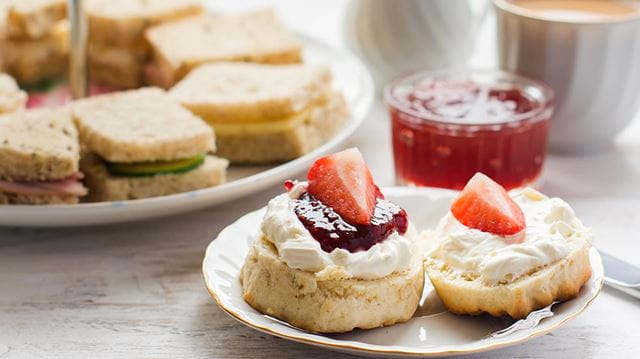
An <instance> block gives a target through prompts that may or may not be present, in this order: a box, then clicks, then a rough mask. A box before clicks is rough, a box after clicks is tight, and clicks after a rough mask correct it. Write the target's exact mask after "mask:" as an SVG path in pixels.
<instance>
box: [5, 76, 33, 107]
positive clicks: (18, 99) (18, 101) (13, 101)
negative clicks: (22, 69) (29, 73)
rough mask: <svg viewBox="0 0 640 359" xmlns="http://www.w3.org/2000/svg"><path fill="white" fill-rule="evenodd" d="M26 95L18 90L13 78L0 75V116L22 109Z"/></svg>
mask: <svg viewBox="0 0 640 359" xmlns="http://www.w3.org/2000/svg"><path fill="white" fill-rule="evenodd" d="M26 103H27V93H26V92H24V91H22V90H20V88H19V87H18V84H17V83H16V80H14V79H13V77H11V76H9V75H7V74H3V73H0V115H1V114H5V113H8V112H14V111H17V110H20V109H23V108H24V106H25V104H26Z"/></svg>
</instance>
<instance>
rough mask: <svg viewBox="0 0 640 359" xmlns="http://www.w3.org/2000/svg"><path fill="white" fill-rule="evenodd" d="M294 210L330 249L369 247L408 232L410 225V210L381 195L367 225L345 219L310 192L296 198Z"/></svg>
mask: <svg viewBox="0 0 640 359" xmlns="http://www.w3.org/2000/svg"><path fill="white" fill-rule="evenodd" d="M294 211H295V213H296V215H297V216H298V218H299V219H300V222H302V224H303V225H304V227H305V228H306V229H307V230H308V231H309V233H311V235H312V236H313V238H315V240H317V241H318V242H319V243H320V247H321V248H322V250H324V251H325V252H328V253H330V252H331V251H333V250H334V249H336V248H342V249H345V250H347V251H349V252H352V253H354V252H358V251H366V250H367V249H369V248H371V247H372V246H373V245H374V244H376V243H380V242H382V241H383V240H385V239H386V238H387V237H389V236H390V235H391V234H392V233H394V232H398V233H400V234H404V233H406V232H407V228H408V226H409V221H408V219H407V212H405V210H404V209H402V208H400V206H398V205H396V204H394V203H392V202H389V201H387V200H384V199H378V201H377V203H376V208H375V210H374V213H373V217H372V218H371V222H370V223H369V224H368V225H359V224H351V223H348V222H346V221H345V220H344V219H342V217H341V216H340V215H339V214H338V213H336V212H335V211H334V210H333V208H331V207H328V206H326V205H325V204H324V203H322V202H320V201H319V200H317V199H316V198H315V197H313V196H312V195H311V194H309V193H308V192H305V193H303V194H302V195H301V196H300V198H298V199H297V200H295V206H294Z"/></svg>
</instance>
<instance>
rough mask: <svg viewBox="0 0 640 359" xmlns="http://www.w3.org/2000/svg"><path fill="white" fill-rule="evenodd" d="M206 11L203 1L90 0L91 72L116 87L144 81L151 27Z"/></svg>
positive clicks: (127, 86)
mask: <svg viewBox="0 0 640 359" xmlns="http://www.w3.org/2000/svg"><path fill="white" fill-rule="evenodd" d="M203 12H204V6H203V4H202V1H201V0H171V1H167V0H145V1H140V0H135V1H133V0H90V1H88V2H87V15H88V18H89V51H88V59H89V73H90V76H91V78H92V80H93V81H95V82H97V83H100V84H102V85H108V86H112V87H116V88H125V89H126V88H136V87H139V86H140V85H142V83H143V71H144V66H145V64H146V62H147V61H148V58H149V46H148V44H147V43H146V41H145V39H144V31H145V30H146V29H147V28H149V27H150V26H153V25H157V24H162V23H164V22H167V21H171V20H175V19H179V18H182V17H186V16H191V15H197V14H201V13H203Z"/></svg>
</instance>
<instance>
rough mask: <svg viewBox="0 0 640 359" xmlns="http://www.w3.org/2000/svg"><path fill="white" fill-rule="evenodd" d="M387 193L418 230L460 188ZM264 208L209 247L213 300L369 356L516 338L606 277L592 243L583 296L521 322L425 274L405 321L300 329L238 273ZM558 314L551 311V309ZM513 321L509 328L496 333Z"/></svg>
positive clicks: (298, 336)
mask: <svg viewBox="0 0 640 359" xmlns="http://www.w3.org/2000/svg"><path fill="white" fill-rule="evenodd" d="M383 192H384V193H385V197H386V198H388V199H390V200H392V201H394V202H396V203H398V204H399V205H401V206H402V207H404V208H405V209H406V210H407V213H409V218H410V219H411V220H412V221H413V223H414V224H415V225H416V226H417V227H418V228H419V229H426V228H430V227H433V226H434V225H435V224H436V222H437V221H438V220H439V219H440V218H441V216H442V215H444V214H445V213H446V212H447V211H448V208H449V204H450V202H451V200H452V199H453V197H454V195H455V192H453V191H448V190H439V189H417V188H408V187H392V188H386V189H383ZM264 211H265V209H264V208H263V209H260V210H258V211H255V212H251V213H249V214H247V215H245V216H243V217H242V218H240V219H239V220H237V221H236V222H235V223H233V224H231V225H230V226H228V227H227V228H225V229H224V230H223V231H222V232H220V234H219V235H218V238H216V240H214V241H213V242H211V244H210V245H209V247H208V248H207V252H206V254H205V259H204V262H203V265H202V270H203V274H204V279H205V284H206V286H207V289H208V290H209V292H210V293H211V296H212V297H213V299H214V300H215V301H216V303H218V305H219V306H220V307H221V308H222V309H224V310H225V311H226V312H227V313H229V314H230V315H231V316H232V317H234V318H235V319H237V320H239V321H240V322H242V323H243V324H245V325H247V326H249V327H252V328H254V329H257V330H259V331H262V332H265V333H268V334H272V335H276V336H278V337H281V338H285V339H290V340H293V341H296V342H300V343H306V344H311V345H316V346H321V347H325V348H328V349H331V350H337V351H342V352H347V353H352V354H359V355H371V356H388V357H396V356H444V355H454V354H469V353H476V352H481V351H487V350H493V349H497V348H502V347H505V346H509V345H514V344H517V343H521V342H524V341H527V340H530V339H532V338H534V337H537V336H540V335H543V334H545V333H548V332H549V331H551V330H553V329H556V328H558V327H559V326H560V325H562V324H564V323H566V322H567V321H568V320H570V319H572V318H574V317H575V316H577V315H578V314H580V313H581V312H582V311H583V310H584V309H585V308H586V307H587V306H588V305H589V304H590V303H591V302H592V301H593V299H594V298H595V297H596V296H597V295H598V293H599V292H600V289H601V287H602V283H603V268H602V262H601V260H600V255H599V254H598V252H597V251H596V250H595V249H592V250H591V266H592V271H593V274H592V276H591V278H590V279H589V281H588V282H587V283H586V284H585V286H584V287H583V288H582V290H581V291H580V293H579V295H578V297H577V298H574V299H572V300H570V301H567V302H564V303H559V304H555V305H553V307H552V309H551V311H549V310H546V311H545V310H541V311H537V312H534V313H532V315H530V316H529V317H528V318H527V320H522V321H519V322H518V325H517V327H515V328H514V327H512V326H511V325H512V324H513V323H514V322H513V321H512V320H510V319H506V318H493V317H490V316H480V317H471V316H459V315H454V314H452V313H450V312H447V311H446V310H445V309H444V307H443V306H442V303H441V302H440V300H439V299H438V297H437V295H436V293H435V291H434V290H433V287H431V286H430V285H429V284H428V283H429V281H428V280H427V285H425V293H424V296H423V304H422V305H421V306H420V308H418V310H417V312H416V314H415V315H414V317H413V318H412V319H411V320H410V321H408V322H407V323H403V324H397V325H393V326H390V327H385V328H378V329H370V330H355V331H353V332H350V333H344V334H337V335H323V334H317V333H310V332H306V331H303V330H300V329H297V328H294V327H292V326H290V325H288V324H286V323H284V322H282V321H279V320H277V319H274V318H272V317H269V316H266V315H264V314H261V313H260V312H258V311H256V310H254V309H253V308H251V307H250V306H249V305H248V304H246V303H245V302H244V300H243V299H242V288H241V284H240V281H239V272H240V268H241V266H242V263H243V261H244V257H245V255H246V254H247V251H248V250H249V247H250V245H251V243H252V241H253V239H254V237H255V234H256V233H257V231H258V228H259V224H260V221H261V219H262V216H263V215H264ZM549 314H553V315H552V316H548V317H546V315H549ZM507 327H510V328H511V329H510V330H509V331H508V332H506V333H503V334H500V335H493V336H492V334H494V333H496V332H498V331H501V330H503V329H505V328H507Z"/></svg>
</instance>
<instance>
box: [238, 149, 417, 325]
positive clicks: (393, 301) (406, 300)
mask: <svg viewBox="0 0 640 359" xmlns="http://www.w3.org/2000/svg"><path fill="white" fill-rule="evenodd" d="M307 177H308V182H299V183H293V182H287V189H288V192H287V193H284V194H281V195H279V196H277V197H275V198H273V199H272V200H271V201H270V202H269V204H268V206H267V212H266V214H265V216H264V219H263V221H262V224H261V231H260V234H259V235H258V237H257V238H256V240H255V242H254V244H253V247H252V248H251V250H250V251H249V254H248V255H247V258H246V259H245V263H244V266H243V268H242V272H241V281H242V286H243V297H244V300H245V301H247V303H249V304H250V305H251V306H252V307H254V308H255V309H257V310H259V311H261V312H262V313H265V314H268V315H271V316H273V317H276V318H279V319H282V320H284V321H286V322H288V323H290V324H291V325H294V326H296V327H299V328H302V329H305V330H309V331H315V332H325V333H333V332H346V331H350V330H352V329H355V328H362V329H367V328H375V327H380V326H385V325H391V324H395V323H398V322H404V321H407V320H409V319H410V318H411V317H412V315H413V313H414V312H415V310H416V308H417V307H418V302H419V300H420V297H421V294H422V288H423V284H424V269H423V261H422V256H421V255H420V254H419V252H420V251H421V247H420V243H419V242H418V240H419V239H418V238H419V237H418V236H417V234H416V231H415V229H414V228H413V225H412V224H411V223H410V222H409V221H408V219H407V214H406V212H405V211H404V210H403V209H402V208H400V207H399V206H397V205H396V204H394V203H392V202H390V201H387V200H385V199H384V198H383V196H382V193H381V192H380V190H379V189H378V187H377V186H376V185H375V184H374V182H373V179H372V176H371V173H370V172H369V169H368V168H367V166H366V164H365V163H364V159H363V158H362V155H361V154H360V152H359V151H358V150H357V149H348V150H345V151H342V152H339V153H336V154H333V155H330V156H327V157H324V158H321V159H319V160H317V161H316V162H315V163H314V164H313V166H312V167H311V168H310V170H309V173H308V175H307Z"/></svg>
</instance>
